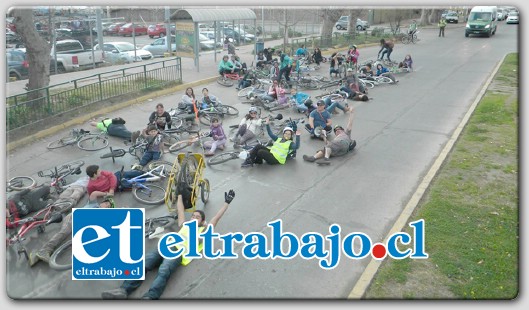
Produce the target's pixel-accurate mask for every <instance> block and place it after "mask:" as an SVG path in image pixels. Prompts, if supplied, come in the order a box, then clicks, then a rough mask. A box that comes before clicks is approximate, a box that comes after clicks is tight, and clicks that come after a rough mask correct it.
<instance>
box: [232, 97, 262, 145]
mask: <svg viewBox="0 0 529 310" xmlns="http://www.w3.org/2000/svg"><path fill="white" fill-rule="evenodd" d="M262 122H263V120H262V119H260V118H259V116H258V115H257V108H256V107H253V106H252V107H250V109H248V114H246V116H245V117H244V118H243V119H242V120H241V122H240V124H239V129H238V130H237V133H236V134H235V137H234V138H233V142H234V144H233V146H234V147H235V148H237V147H239V146H240V145H244V144H245V143H246V142H247V141H249V140H251V139H253V138H255V134H256V132H257V126H261V124H262Z"/></svg>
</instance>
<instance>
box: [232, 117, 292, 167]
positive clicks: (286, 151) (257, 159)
mask: <svg viewBox="0 0 529 310" xmlns="http://www.w3.org/2000/svg"><path fill="white" fill-rule="evenodd" d="M265 124H266V131H267V132H268V135H269V136H270V138H272V140H273V141H274V144H272V146H270V147H267V146H264V145H261V144H258V145H256V146H255V147H254V148H253V149H252V150H251V151H250V154H249V156H248V157H247V158H246V160H245V161H244V162H243V163H242V165H241V167H242V168H247V167H253V164H262V163H263V160H264V161H266V162H267V163H268V164H269V165H277V164H281V165H284V164H285V163H286V161H287V159H288V158H292V157H294V155H295V154H296V150H297V149H298V148H299V144H300V136H301V131H299V130H297V125H296V123H292V124H291V126H290V127H285V129H283V137H278V136H276V135H275V134H274V133H273V132H272V130H271V129H270V119H269V118H267V119H266V121H265ZM294 133H296V142H294V141H292V137H293V136H294Z"/></svg>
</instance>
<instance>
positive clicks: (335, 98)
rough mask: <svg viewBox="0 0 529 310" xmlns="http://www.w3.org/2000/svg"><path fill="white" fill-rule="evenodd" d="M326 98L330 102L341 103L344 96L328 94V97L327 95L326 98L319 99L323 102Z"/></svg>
mask: <svg viewBox="0 0 529 310" xmlns="http://www.w3.org/2000/svg"><path fill="white" fill-rule="evenodd" d="M327 98H331V102H332V101H338V102H343V101H344V100H345V98H344V96H342V95H340V94H330V95H327V96H323V97H322V98H321V99H322V100H325V99H327Z"/></svg>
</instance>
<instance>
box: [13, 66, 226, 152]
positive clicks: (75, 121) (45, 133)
mask: <svg viewBox="0 0 529 310" xmlns="http://www.w3.org/2000/svg"><path fill="white" fill-rule="evenodd" d="M216 79H217V76H213V77H210V78H206V79H202V80H198V81H194V82H189V83H185V84H180V85H177V86H174V87H171V88H168V89H163V90H160V91H155V92H152V93H149V94H147V95H144V96H141V97H138V98H135V99H132V100H127V101H124V102H120V103H118V104H116V105H112V106H110V107H106V108H103V109H100V110H98V111H97V112H93V113H89V114H85V115H81V116H78V117H75V118H73V119H71V120H69V121H67V122H64V123H62V124H60V125H57V126H53V127H50V128H47V129H44V130H41V131H39V132H37V133H36V134H34V135H31V136H29V137H25V138H22V139H20V140H17V141H14V142H10V143H8V144H7V145H6V150H7V151H8V152H10V151H12V150H14V149H16V148H17V147H21V146H24V145H26V144H29V143H31V142H34V141H36V140H38V139H42V138H45V137H47V136H50V135H53V134H55V133H57V132H59V131H61V130H64V129H66V128H68V127H70V126H74V125H79V124H82V123H84V122H86V121H88V120H90V119H92V118H94V117H97V116H99V115H103V114H106V113H110V112H113V111H116V110H119V109H123V108H126V107H128V106H131V105H133V104H138V103H141V102H143V101H146V100H148V99H151V98H153V97H154V98H156V97H161V96H165V95H169V94H172V93H174V92H177V91H180V90H182V89H185V88H187V87H195V86H198V85H202V84H206V83H211V82H213V81H215V80H216Z"/></svg>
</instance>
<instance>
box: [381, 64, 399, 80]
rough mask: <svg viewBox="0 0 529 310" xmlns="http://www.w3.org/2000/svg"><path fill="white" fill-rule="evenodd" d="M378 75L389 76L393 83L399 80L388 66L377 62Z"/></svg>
mask: <svg viewBox="0 0 529 310" xmlns="http://www.w3.org/2000/svg"><path fill="white" fill-rule="evenodd" d="M376 75H377V76H387V77H388V78H390V79H391V81H392V82H393V84H395V83H398V82H399V80H397V79H396V78H395V76H394V75H393V73H391V72H390V71H389V70H388V68H386V67H384V66H383V65H382V64H377V72H376Z"/></svg>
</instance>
